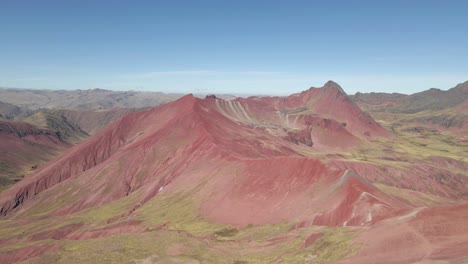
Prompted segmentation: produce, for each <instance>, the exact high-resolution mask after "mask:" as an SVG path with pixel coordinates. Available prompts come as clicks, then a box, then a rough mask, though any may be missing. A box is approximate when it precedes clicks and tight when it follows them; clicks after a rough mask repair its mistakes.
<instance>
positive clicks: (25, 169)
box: [0, 120, 69, 189]
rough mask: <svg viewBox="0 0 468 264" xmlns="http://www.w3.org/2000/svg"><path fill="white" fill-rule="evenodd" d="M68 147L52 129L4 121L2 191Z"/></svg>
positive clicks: (0, 155)
mask: <svg viewBox="0 0 468 264" xmlns="http://www.w3.org/2000/svg"><path fill="white" fill-rule="evenodd" d="M68 146H69V144H68V143H67V142H64V141H62V140H61V138H60V137H59V136H58V135H57V134H55V133H53V132H52V131H50V130H47V129H41V128H38V127H36V126H33V125H30V124H28V123H25V122H16V121H8V120H0V189H4V188H5V186H9V185H11V184H13V183H14V182H16V181H19V180H20V179H21V178H22V177H23V176H24V175H26V174H28V173H30V172H31V171H33V170H34V169H35V168H36V167H37V166H38V164H40V163H42V162H44V161H46V160H48V159H50V158H51V157H53V156H55V155H57V154H58V153H59V152H60V151H61V150H63V149H65V148H66V147H68Z"/></svg>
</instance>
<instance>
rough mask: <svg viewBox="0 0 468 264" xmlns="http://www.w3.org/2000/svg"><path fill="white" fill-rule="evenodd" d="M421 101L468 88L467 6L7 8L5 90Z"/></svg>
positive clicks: (74, 4) (1, 16) (8, 1)
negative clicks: (408, 96) (415, 96)
mask: <svg viewBox="0 0 468 264" xmlns="http://www.w3.org/2000/svg"><path fill="white" fill-rule="evenodd" d="M330 79H331V80H334V81H336V82H338V83H339V84H341V86H342V87H343V88H344V89H345V90H346V91H347V92H348V93H350V94H352V93H355V92H357V91H361V92H370V91H386V92H403V93H413V92H416V91H421V90H425V89H428V88H431V87H438V88H442V89H447V88H450V87H453V86H455V85H456V84H457V83H459V82H463V81H466V80H468V1H428V0H426V1H394V0H392V1H344V0H343V1H323V0H322V1H284V0H283V1H222V0H219V1H195V0H194V1H176V0H172V1H47V0H41V1H36V0H34V1H25V0H22V1H19V0H0V86H3V87H21V88H48V89H89V88H95V87H99V88H105V89H115V90H130V89H133V90H153V91H163V92H183V93H199V92H203V93H263V94H267V93H269V94H289V93H293V92H297V91H301V90H304V89H307V88H308V87H310V86H321V85H322V84H323V83H324V82H326V81H327V80H330Z"/></svg>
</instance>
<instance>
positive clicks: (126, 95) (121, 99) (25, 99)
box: [0, 88, 181, 110]
mask: <svg viewBox="0 0 468 264" xmlns="http://www.w3.org/2000/svg"><path fill="white" fill-rule="evenodd" d="M180 96H181V95H180V94H164V93H160V92H135V91H124V92H122V91H110V90H103V89H92V90H27V89H12V88H0V101H3V102H6V103H10V104H13V105H16V106H20V107H26V108H27V109H31V110H36V109H40V108H46V109H55V108H67V109H110V108H116V107H118V108H139V107H148V106H156V105H160V104H163V103H167V102H170V101H173V100H174V99H177V98H179V97H180Z"/></svg>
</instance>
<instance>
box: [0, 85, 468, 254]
mask: <svg viewBox="0 0 468 264" xmlns="http://www.w3.org/2000/svg"><path fill="white" fill-rule="evenodd" d="M392 140H393V141H394V140H396V139H394V136H393V135H392V134H391V133H390V132H388V131H387V130H385V129H384V128H383V127H382V126H380V125H379V124H378V123H377V122H375V121H374V120H373V119H372V118H371V117H370V116H369V115H367V114H365V113H364V112H362V111H361V109H360V108H359V107H358V106H357V105H356V104H354V103H353V102H352V101H350V99H349V98H348V96H347V95H346V94H345V93H344V92H343V90H342V89H341V88H340V87H339V86H338V85H337V84H335V83H333V82H328V83H326V84H325V86H324V87H322V88H310V89H309V90H307V91H304V92H302V93H298V94H293V95H291V96H288V97H249V98H246V99H242V98H238V99H235V100H233V101H225V100H222V99H218V98H216V97H215V96H210V97H207V98H205V99H197V98H195V97H193V96H192V95H187V96H184V97H182V98H180V99H178V100H177V101H174V102H172V103H169V104H166V105H163V106H160V107H155V108H152V109H150V110H148V111H144V112H134V113H130V114H128V115H126V116H124V117H123V118H120V119H118V120H117V121H115V122H114V123H112V124H111V125H109V126H108V127H107V128H106V129H104V130H102V131H100V132H99V133H97V134H95V135H93V136H92V137H90V138H89V139H88V140H86V141H84V142H83V143H81V144H79V145H77V146H75V147H73V148H72V149H70V150H69V151H68V152H67V153H65V154H64V155H61V156H60V157H58V158H57V159H55V160H53V161H51V162H49V163H47V164H46V165H45V166H42V167H41V168H40V169H38V170H37V171H36V172H34V173H33V174H31V175H29V176H28V177H27V178H25V179H24V180H22V181H21V182H19V183H17V184H16V185H15V186H13V187H12V188H10V189H9V190H7V191H5V192H4V193H2V194H1V195H0V206H1V207H0V213H1V214H2V215H3V217H4V218H5V219H15V218H18V217H25V218H26V219H28V217H31V218H32V219H33V218H34V217H39V216H40V217H44V216H47V217H54V218H55V219H68V217H73V216H76V215H77V214H80V213H82V212H85V211H87V210H92V209H93V208H102V206H105V205H109V204H115V203H122V206H121V208H124V209H123V211H121V212H120V213H119V214H115V213H114V214H111V215H109V216H108V217H106V218H105V220H106V223H107V224H106V227H104V229H102V230H101V231H99V232H97V233H96V232H94V233H89V232H90V231H89V230H88V228H90V227H91V226H92V223H91V224H90V223H86V224H85V223H83V224H82V225H78V226H73V228H71V227H70V229H63V230H62V229H56V231H51V232H53V233H50V234H55V235H54V236H55V237H56V238H58V239H72V238H77V237H87V236H92V237H101V236H108V235H111V234H113V233H114V232H118V231H115V230H121V231H119V232H129V233H132V232H135V233H139V232H145V230H144V229H142V228H141V227H139V222H137V223H133V222H132V224H131V227H130V226H127V224H129V222H126V221H127V219H130V217H136V218H137V219H138V217H139V214H142V213H143V209H142V208H149V207H150V206H151V204H152V201H154V200H156V199H159V197H165V196H168V195H169V196H171V197H172V196H174V197H180V198H177V199H183V198H182V197H190V198H189V199H190V201H192V203H193V204H194V205H195V208H196V215H197V218H198V217H201V218H203V219H206V220H207V221H210V222H212V223H219V224H230V225H232V226H235V227H238V228H244V227H248V226H251V225H254V226H256V225H272V224H279V223H284V222H287V223H296V224H295V227H293V229H294V228H304V227H311V226H331V227H333V226H358V227H361V226H368V227H372V226H374V225H375V224H376V223H379V224H380V223H386V221H390V222H391V221H395V219H397V218H398V217H403V216H404V215H407V214H411V213H412V212H414V211H413V210H415V208H417V207H420V201H426V199H428V198H426V197H427V195H429V194H427V195H426V196H424V195H423V194H422V193H419V192H418V191H419V190H413V191H414V193H419V194H418V195H421V197H422V198H421V200H420V201H414V200H412V199H409V198H407V196H405V195H406V193H407V192H409V190H408V191H406V190H402V191H401V193H397V192H391V191H387V192H384V191H383V190H385V189H382V188H377V187H376V186H374V185H373V184H372V183H371V182H391V183H392V185H394V186H396V187H393V188H399V187H401V186H397V184H398V183H407V182H409V181H411V180H414V177H413V176H412V175H413V173H414V172H415V171H424V170H431V167H429V165H424V164H426V161H424V164H423V165H419V167H407V168H406V167H404V166H406V163H403V162H400V163H398V162H399V161H398V162H394V163H392V165H390V168H391V169H389V168H387V167H383V166H381V165H380V164H384V162H386V163H388V164H390V161H388V159H383V158H382V159H381V162H382V163H380V164H379V163H376V162H373V161H367V160H366V161H364V160H361V161H357V160H356V159H358V158H359V159H362V157H364V156H362V155H365V153H366V152H368V151H380V149H381V148H384V147H388V146H386V145H385V142H387V143H389V144H391V143H390V142H393V141H392ZM374 141H379V142H380V141H381V142H383V143H381V144H383V145H379V146H378V147H375V148H371V147H370V146H371V145H372V144H373V142H374ZM393 143H395V142H393ZM375 144H378V143H375ZM354 151H355V152H354ZM353 153H358V154H359V155H361V156H357V155H358V154H353ZM362 153H364V154H362ZM379 153H380V152H379ZM353 155H355V156H353ZM389 156H391V154H389ZM379 159H380V158H379ZM439 162H443V161H440V160H439ZM402 164H405V165H404V166H403V165H402ZM408 164H411V162H409V163H408ZM452 165H453V164H452ZM453 166H461V165H453ZM389 170H394V171H393V172H394V173H390V172H389ZM432 171H433V172H441V173H444V174H443V175H444V177H446V179H444V181H445V180H446V181H447V182H450V185H447V186H446V185H444V184H441V183H439V184H438V185H437V183H436V182H435V181H431V180H430V179H426V180H421V185H420V187H421V188H422V189H421V190H420V191H423V192H427V193H428V192H433V193H434V194H437V195H440V196H443V197H445V199H453V200H458V201H462V200H464V199H465V196H466V194H467V193H468V192H467V190H468V187H467V186H466V185H465V184H464V183H463V181H464V179H463V177H464V176H462V175H461V174H459V173H456V172H451V173H448V172H447V171H445V170H443V169H437V168H433V169H432ZM385 173H387V174H385ZM391 175H399V181H398V182H394V181H393V180H394V179H393V178H392V176H391ZM428 175H430V173H428ZM379 177H381V178H379ZM426 186H432V187H434V186H435V187H437V186H442V187H440V188H431V189H430V190H429V187H427V189H424V188H425V187H426ZM418 188H419V187H418ZM391 190H393V189H391ZM130 198H131V199H130ZM129 199H130V200H129ZM123 201H126V202H123ZM433 201H438V200H436V199H435V198H434V200H433ZM441 201H442V200H441ZM441 203H443V202H441ZM447 203H448V202H447ZM160 206H162V205H160ZM38 208H44V209H43V210H41V211H38V210H39V209H38ZM145 210H149V209H145ZM168 210H169V211H167V212H166V213H167V214H169V213H170V210H171V209H170V208H169V209H168ZM171 221H174V219H172V218H171V217H168V218H167V223H166V224H164V225H161V226H158V227H157V229H161V228H164V226H167V225H170V222H171ZM193 221H195V220H193ZM115 222H117V223H119V224H123V225H125V226H126V227H125V228H123V227H122V229H121V228H120V227H117V226H113V225H112V224H113V223H115ZM168 223H169V224H168ZM116 228H117V229H116ZM77 230H81V231H77ZM86 230H88V231H86ZM104 230H108V231H104ZM112 230H114V231H112ZM122 230H126V231H122ZM291 232H293V231H291ZM463 232H464V231H463ZM33 233H34V235H33V236H31V237H30V238H29V239H30V240H32V241H37V240H41V239H44V238H47V237H48V235H45V234H44V233H41V232H33ZM228 233H229V232H228ZM220 234H225V232H224V231H223V232H221V233H220ZM402 235H403V236H404V235H405V234H404V232H403V234H402ZM9 239H14V238H9ZM205 239H210V238H205ZM0 242H1V241H0ZM309 242H310V241H309ZM311 243H312V242H311ZM461 248H462V249H463V248H465V246H462V247H461ZM54 250H57V249H56V248H54ZM45 251H47V250H45Z"/></svg>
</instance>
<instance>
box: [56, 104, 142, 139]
mask: <svg viewBox="0 0 468 264" xmlns="http://www.w3.org/2000/svg"><path fill="white" fill-rule="evenodd" d="M143 110H145V108H113V109H106V110H71V109H53V110H50V113H52V114H55V115H58V116H62V117H64V118H66V120H67V121H68V122H70V123H73V124H75V125H77V126H78V127H79V128H80V129H81V130H83V131H85V132H86V133H87V134H89V135H93V134H95V133H96V132H98V131H99V130H101V129H103V128H105V127H106V126H107V125H109V124H110V123H112V122H113V121H114V120H116V119H118V118H120V117H122V116H124V115H126V114H128V113H131V112H139V111H143Z"/></svg>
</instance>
